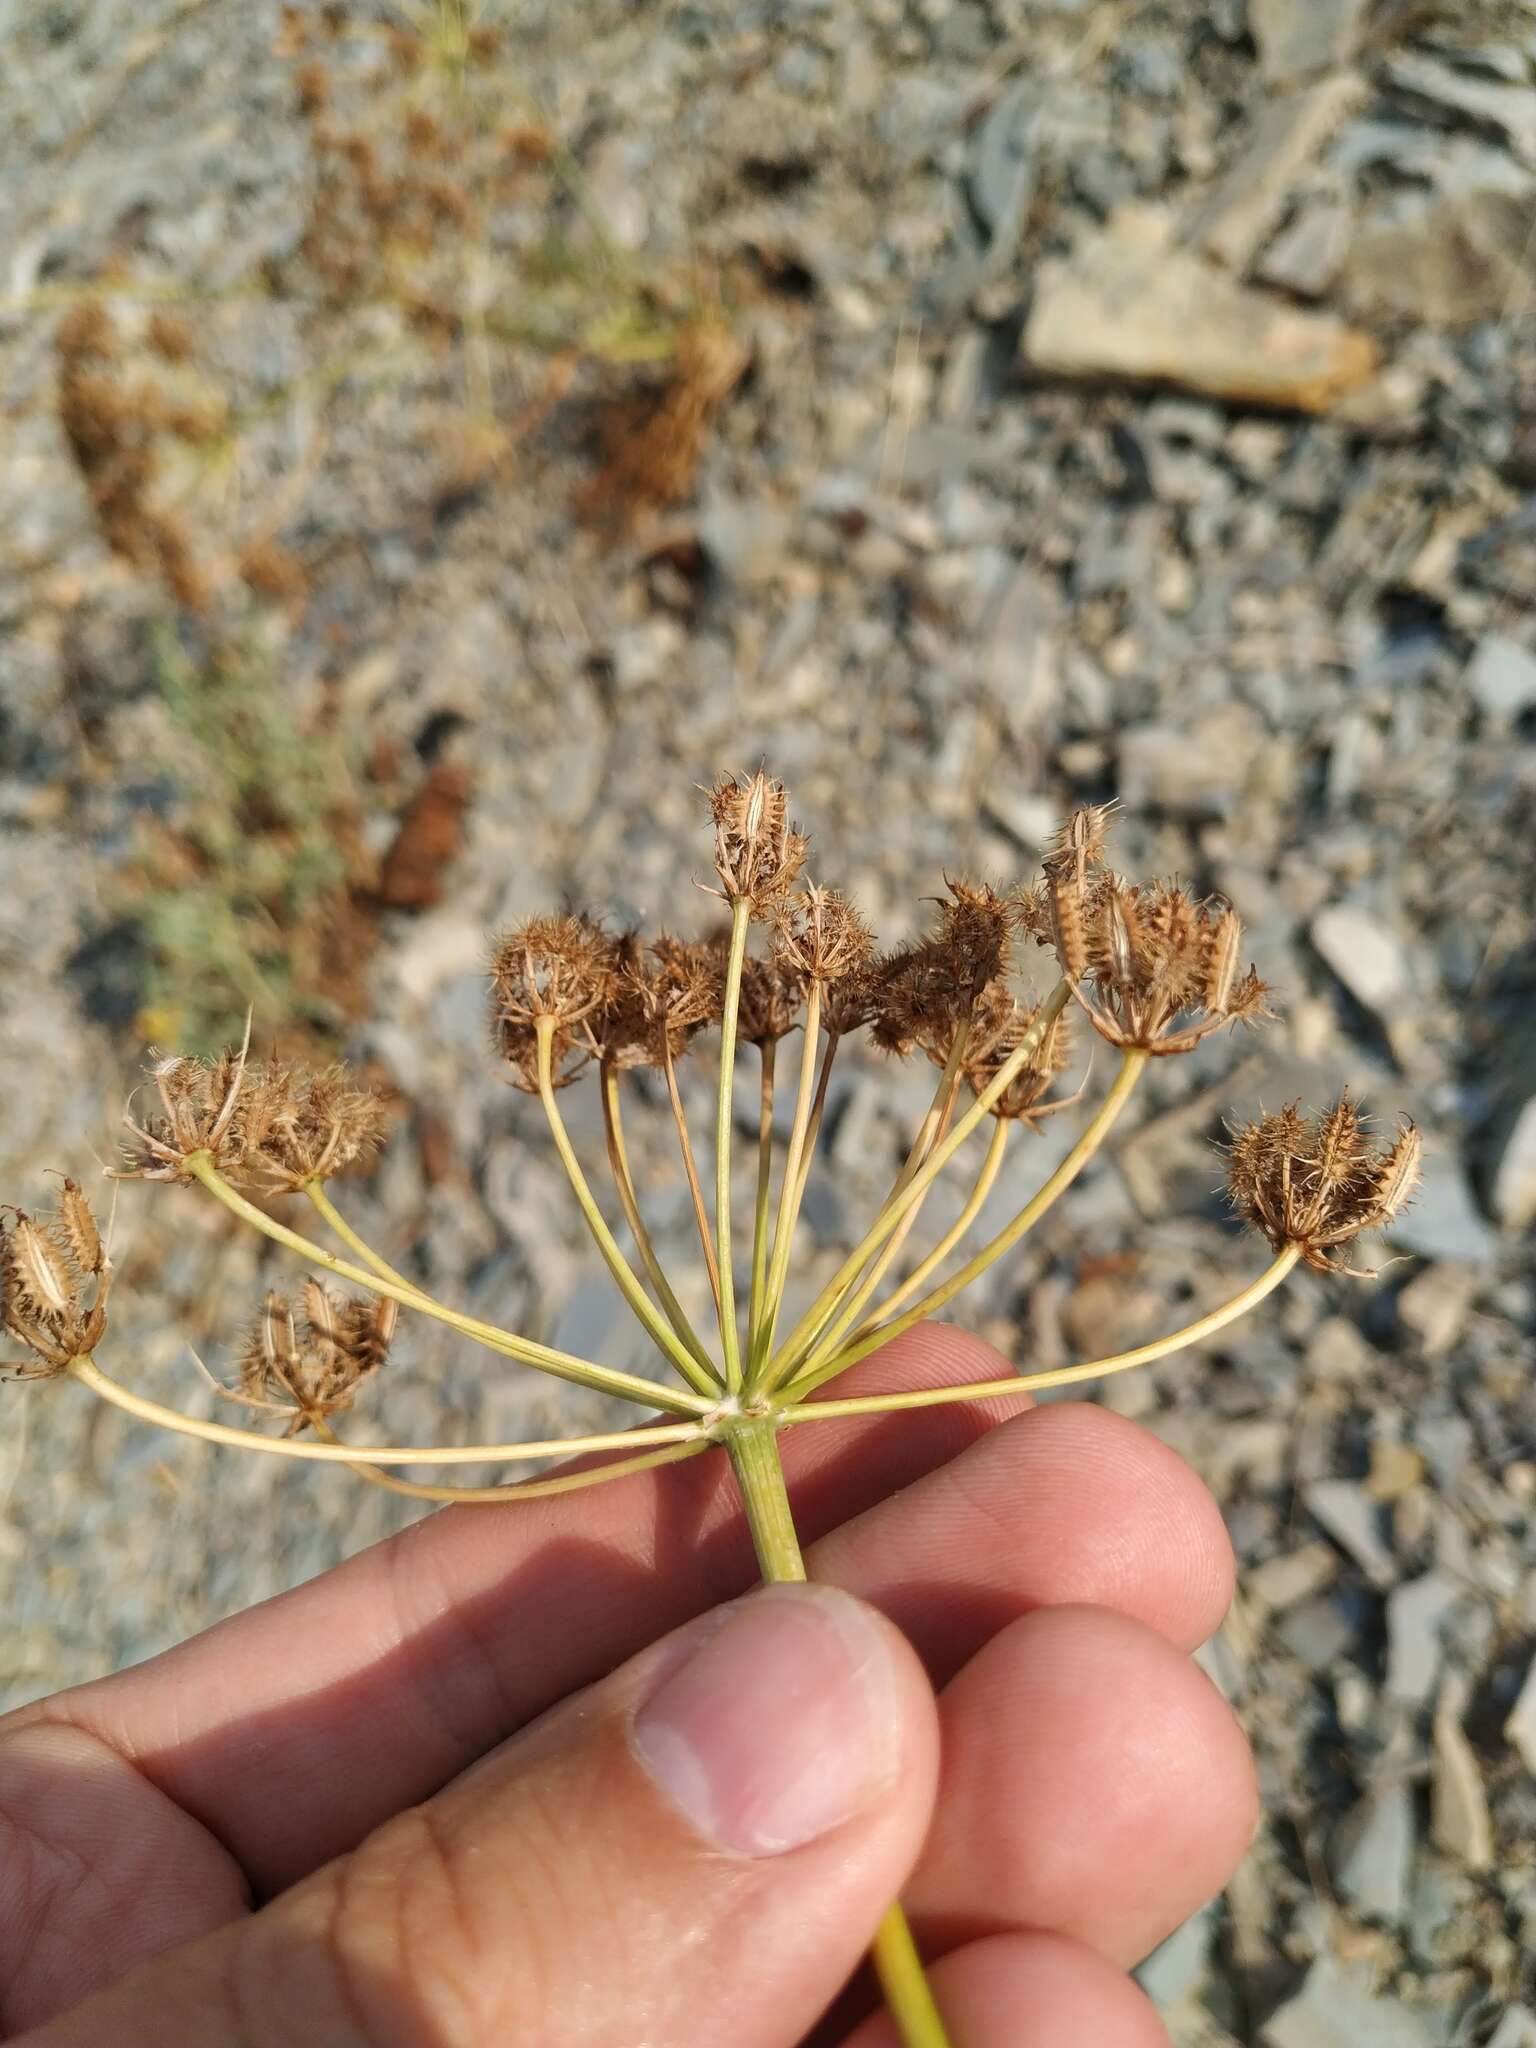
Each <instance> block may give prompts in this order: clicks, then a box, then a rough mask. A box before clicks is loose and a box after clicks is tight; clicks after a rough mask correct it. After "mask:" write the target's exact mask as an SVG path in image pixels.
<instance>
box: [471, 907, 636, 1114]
mask: <svg viewBox="0 0 1536 2048" xmlns="http://www.w3.org/2000/svg"><path fill="white" fill-rule="evenodd" d="M613 976H614V946H613V941H612V940H611V939H610V938H609V936H608V934H607V933H606V932H604V930H603V929H602V927H601V926H600V925H599V924H598V923H597V921H596V919H595V918H590V917H586V916H579V917H577V916H565V917H532V918H529V920H528V921H527V923H526V924H522V925H519V926H518V927H517V929H516V930H515V931H512V932H508V933H507V934H506V935H505V937H503V938H501V939H498V940H497V942H496V946H495V950H494V952H493V954H492V956H491V990H492V998H493V1004H494V1028H495V1034H496V1041H497V1046H498V1049H499V1051H500V1052H501V1055H502V1057H503V1058H504V1059H506V1060H507V1061H508V1062H509V1063H510V1064H511V1066H512V1070H513V1072H512V1079H513V1082H514V1085H515V1086H517V1087H520V1088H524V1089H526V1090H528V1091H529V1092H531V1093H537V1092H538V1085H539V1083H538V1040H539V1032H540V1030H541V1028H543V1029H547V1030H550V1031H551V1032H552V1034H553V1046H552V1055H551V1064H552V1069H553V1075H554V1083H555V1086H556V1087H557V1088H563V1087H565V1086H567V1085H568V1084H569V1083H570V1082H571V1081H574V1080H575V1078H576V1076H577V1074H578V1073H579V1072H580V1071H581V1069H582V1067H583V1066H584V1065H585V1064H586V1062H587V1061H588V1060H589V1059H590V1058H591V1057H592V1055H593V1051H594V1045H593V1040H592V1036H591V1033H590V1032H589V1031H588V1029H587V1028H586V1027H587V1024H588V1021H589V1019H591V1018H592V1017H593V1016H594V1015H595V1013H597V1012H598V1011H599V1010H600V1009H601V1008H602V1006H603V1004H604V1003H605V1001H606V1000H607V999H608V997H609V996H610V995H611V993H612V989H613Z"/></svg>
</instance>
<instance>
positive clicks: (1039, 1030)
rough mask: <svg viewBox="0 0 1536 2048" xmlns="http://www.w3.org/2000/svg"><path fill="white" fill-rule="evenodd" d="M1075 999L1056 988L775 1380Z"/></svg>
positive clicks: (861, 1251)
mask: <svg viewBox="0 0 1536 2048" xmlns="http://www.w3.org/2000/svg"><path fill="white" fill-rule="evenodd" d="M1071 1000H1072V990H1071V987H1070V985H1069V984H1068V983H1067V982H1066V981H1059V982H1057V984H1056V986H1055V988H1053V989H1052V990H1051V993H1050V994H1049V995H1048V996H1047V997H1046V999H1045V1001H1044V1002H1043V1003H1042V1004H1041V1006H1040V1014H1039V1016H1038V1017H1037V1018H1036V1019H1035V1021H1034V1023H1033V1024H1032V1025H1031V1026H1030V1028H1029V1030H1028V1031H1027V1032H1026V1033H1025V1034H1024V1036H1023V1038H1021V1039H1020V1041H1019V1043H1018V1045H1017V1046H1015V1048H1014V1050H1013V1051H1012V1052H1011V1053H1010V1054H1009V1056H1008V1058H1007V1059H1006V1060H1004V1062H1003V1064H1002V1065H1001V1066H1000V1067H999V1068H998V1070H997V1072H996V1073H995V1074H994V1075H993V1077H992V1079H991V1080H990V1081H989V1082H988V1083H987V1085H986V1087H985V1088H983V1089H982V1091H981V1093H980V1094H979V1095H978V1096H977V1098H976V1100H975V1101H974V1102H973V1103H972V1104H971V1106H970V1108H969V1109H968V1110H967V1111H966V1113H965V1115H964V1116H963V1117H961V1119H960V1121H959V1122H958V1123H957V1124H956V1125H955V1127H954V1129H953V1130H952V1131H951V1132H950V1134H949V1136H948V1137H947V1138H946V1139H945V1140H944V1142H943V1144H942V1145H936V1146H935V1147H934V1149H933V1151H932V1152H931V1153H930V1154H929V1156H928V1158H927V1159H926V1160H925V1161H924V1162H923V1164H922V1166H921V1167H920V1169H919V1170H918V1171H917V1172H916V1173H915V1174H914V1175H913V1176H912V1178H911V1180H909V1181H908V1183H907V1185H906V1186H905V1187H904V1188H903V1189H902V1190H901V1192H900V1194H898V1195H896V1196H895V1197H893V1199H892V1200H891V1201H889V1202H887V1203H886V1205H885V1207H884V1208H883V1209H882V1210H881V1212H880V1214H879V1215H878V1216H877V1217H876V1218H875V1220H874V1222H873V1223H872V1224H871V1225H870V1227H869V1229H868V1231H866V1233H865V1234H864V1237H863V1238H862V1239H861V1241H860V1242H859V1243H858V1244H856V1245H855V1246H854V1248H853V1250H852V1251H851V1252H850V1253H849V1254H848V1256H847V1258H846V1259H844V1261H843V1263H842V1264H841V1265H840V1266H839V1267H838V1269H837V1271H836V1272H835V1273H834V1274H833V1275H832V1278H831V1279H830V1280H829V1281H828V1282H827V1284H826V1286H825V1287H824V1288H823V1289H822V1290H821V1292H820V1294H818V1295H817V1297H816V1299H815V1300H814V1301H813V1302H812V1303H811V1305H810V1307H809V1308H808V1309H807V1310H806V1312H805V1314H804V1315H803V1316H802V1317H801V1318H800V1320H799V1322H798V1323H797V1324H796V1325H795V1327H794V1329H793V1330H792V1331H791V1332H790V1334H789V1336H788V1337H787V1338H786V1339H785V1340H784V1343H783V1345H782V1346H781V1348H780V1351H779V1354H778V1357H776V1358H775V1359H774V1361H773V1366H772V1368H771V1369H770V1378H771V1377H772V1374H773V1371H774V1370H776V1369H777V1367H778V1364H779V1361H780V1359H784V1358H790V1357H793V1356H795V1355H796V1353H797V1352H798V1351H799V1349H800V1347H801V1346H802V1345H803V1344H804V1343H805V1340H806V1339H807V1337H809V1336H810V1334H811V1333H812V1331H814V1330H816V1329H818V1328H819V1327H820V1326H821V1324H822V1323H823V1322H824V1321H825V1320H826V1316H827V1312H828V1310H829V1309H831V1308H832V1307H833V1305H834V1304H835V1303H836V1302H838V1301H839V1300H840V1299H841V1298H842V1294H843V1290H844V1289H845V1288H846V1287H847V1285H848V1283H849V1281H850V1280H852V1279H853V1278H854V1277H855V1276H856V1275H857V1274H859V1273H861V1272H862V1271H863V1270H864V1266H865V1264H866V1262H867V1261H868V1259H869V1258H870V1256H871V1254H872V1253H874V1252H877V1251H878V1250H879V1249H880V1247H881V1245H883V1244H884V1243H885V1241H886V1239H887V1238H888V1237H889V1236H890V1234H891V1232H892V1231H893V1230H895V1229H896V1228H897V1227H898V1225H899V1224H900V1222H901V1219H902V1217H903V1216H905V1215H906V1213H907V1211H908V1209H910V1208H911V1206H912V1204H913V1203H914V1202H916V1201H920V1200H921V1199H922V1197H923V1196H924V1195H925V1194H926V1193H927V1192H928V1190H929V1188H930V1187H932V1185H933V1183H934V1182H935V1181H936V1180H937V1179H938V1177H939V1175H940V1174H941V1173H942V1172H943V1171H944V1169H945V1167H946V1166H948V1164H949V1162H950V1160H951V1159H953V1158H954V1156H955V1154H956V1153H957V1152H958V1151H959V1149H960V1147H961V1146H962V1145H963V1144H964V1143H965V1141H966V1139H967V1138H968V1137H969V1136H970V1135H971V1133H972V1131H974V1130H975V1128H976V1126H977V1125H978V1124H979V1123H980V1122H981V1120H982V1118H983V1117H984V1116H987V1115H989V1114H990V1112H991V1109H992V1105H993V1103H994V1102H996V1101H997V1099H998V1098H999V1096H1001V1095H1002V1094H1003V1093H1004V1091H1005V1090H1006V1089H1007V1088H1008V1087H1009V1086H1010V1085H1011V1083H1012V1081H1013V1079H1014V1076H1015V1075H1017V1074H1019V1073H1021V1072H1022V1071H1023V1069H1024V1068H1025V1066H1026V1065H1027V1064H1028V1063H1029V1061H1030V1060H1032V1059H1033V1058H1034V1056H1035V1053H1036V1051H1037V1050H1038V1048H1039V1045H1040V1041H1041V1039H1042V1038H1044V1036H1045V1034H1046V1032H1047V1031H1049V1029H1050V1028H1051V1026H1052V1024H1054V1023H1055V1021H1056V1019H1057V1018H1058V1017H1059V1016H1060V1015H1061V1013H1062V1011H1063V1010H1064V1009H1065V1008H1066V1007H1067V1004H1068V1003H1069V1002H1070V1001H1071Z"/></svg>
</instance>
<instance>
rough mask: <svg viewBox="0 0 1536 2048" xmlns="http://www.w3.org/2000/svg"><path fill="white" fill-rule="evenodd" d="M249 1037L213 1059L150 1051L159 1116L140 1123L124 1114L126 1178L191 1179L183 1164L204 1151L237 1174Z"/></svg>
mask: <svg viewBox="0 0 1536 2048" xmlns="http://www.w3.org/2000/svg"><path fill="white" fill-rule="evenodd" d="M249 1050H250V1037H249V1033H247V1037H246V1041H245V1043H244V1044H243V1045H241V1047H240V1048H239V1050H238V1051H235V1050H231V1049H226V1050H225V1051H223V1052H221V1053H219V1054H218V1055H217V1056H216V1057H215V1058H213V1059H191V1058H188V1057H187V1056H186V1055H185V1054H182V1053H152V1054H151V1056H150V1066H149V1069H148V1072H149V1076H150V1079H151V1080H152V1081H153V1082H154V1084H155V1092H156V1094H157V1095H158V1097H159V1101H160V1112H159V1113H158V1114H153V1115H151V1116H150V1117H148V1118H147V1119H146V1120H145V1121H144V1122H143V1123H139V1122H136V1121H135V1119H134V1118H133V1117H132V1116H130V1115H129V1114H127V1112H126V1111H125V1112H124V1115H123V1123H124V1125H125V1126H126V1127H127V1130H128V1135H129V1145H128V1148H127V1154H126V1157H125V1160H124V1163H123V1165H122V1166H121V1167H120V1168H119V1169H118V1172H119V1174H120V1175H121V1176H122V1177H123V1178H125V1179H138V1180H180V1181H186V1180H190V1179H191V1178H192V1175H191V1174H189V1173H188V1172H187V1169H186V1162H187V1160H188V1159H189V1158H190V1157H191V1156H192V1154H193V1153H195V1152H206V1153H208V1154H209V1155H210V1157H211V1158H212V1160H213V1162H214V1164H215V1166H217V1167H218V1168H219V1169H220V1170H221V1171H222V1172H236V1171H238V1170H239V1168H240V1167H241V1165H242V1164H243V1163H244V1161H245V1158H246V1154H247V1152H248V1150H249V1145H248V1142H247V1138H246V1131H245V1121H244V1118H243V1117H242V1115H241V1114H240V1111H241V1090H242V1088H243V1086H244V1083H245V1072H246V1061H247V1057H248V1054H249Z"/></svg>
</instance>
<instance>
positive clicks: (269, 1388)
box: [238, 1278, 399, 1437]
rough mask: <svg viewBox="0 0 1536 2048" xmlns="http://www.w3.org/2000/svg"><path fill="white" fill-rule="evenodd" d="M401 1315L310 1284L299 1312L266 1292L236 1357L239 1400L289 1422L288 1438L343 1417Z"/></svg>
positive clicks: (391, 1307)
mask: <svg viewBox="0 0 1536 2048" xmlns="http://www.w3.org/2000/svg"><path fill="white" fill-rule="evenodd" d="M398 1314H399V1309H398V1306H397V1304H396V1303H394V1302H392V1301H371V1300H367V1299H363V1298H360V1297H356V1296H338V1295H335V1294H333V1293H331V1292H330V1290H329V1289H328V1288H326V1287H324V1286H322V1284H321V1283H320V1282H319V1281H318V1280H315V1279H312V1278H311V1279H308V1280H306V1281H305V1282H304V1285H303V1287H302V1288H301V1289H300V1293H299V1304H298V1308H297V1310H295V1307H294V1305H293V1304H292V1303H291V1302H288V1301H286V1300H285V1299H284V1298H283V1296H282V1295H281V1294H277V1293H269V1294H268V1295H267V1297H266V1300H265V1301H264V1302H263V1303H262V1306H261V1312H260V1314H259V1315H258V1316H257V1318H256V1321H255V1324H254V1325H253V1327H252V1329H251V1331H250V1334H249V1336H248V1337H247V1338H246V1342H245V1347H244V1349H243V1351H242V1352H241V1354H240V1381H239V1388H238V1398H239V1399H241V1400H242V1401H244V1402H245V1403H246V1405H247V1406H248V1407H255V1408H262V1409H266V1410H268V1411H274V1410H275V1411H277V1412H279V1413H283V1414H286V1415H288V1416H290V1417H291V1420H290V1421H289V1424H288V1428H287V1430H286V1432H285V1434H286V1435H288V1436H290V1437H292V1436H297V1435H298V1434H299V1432H300V1431H301V1430H303V1429H306V1428H309V1427H312V1426H313V1425H314V1424H315V1423H317V1422H323V1421H324V1420H325V1419H326V1418H327V1417H329V1416H332V1415H338V1414H340V1413H342V1411H343V1410H345V1409H347V1408H350V1407H351V1406H352V1403H353V1400H354V1399H355V1398H356V1395H357V1390H358V1388H359V1386H360V1385H361V1384H362V1382H363V1381H364V1380H366V1379H368V1378H370V1377H371V1376H372V1375H373V1374H374V1373H376V1372H377V1371H378V1370H379V1368H380V1367H381V1366H382V1365H383V1363H384V1361H385V1358H386V1357H387V1355H388V1352H389V1345H390V1339H391V1338H392V1337H393V1335H394V1330H395V1320H396V1317H397V1316H398Z"/></svg>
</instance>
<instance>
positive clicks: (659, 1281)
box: [601, 1060, 709, 1371]
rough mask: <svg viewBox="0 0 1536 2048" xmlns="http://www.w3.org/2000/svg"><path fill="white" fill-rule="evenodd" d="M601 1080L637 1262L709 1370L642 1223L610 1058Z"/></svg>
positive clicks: (613, 1162) (612, 1157)
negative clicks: (638, 1256) (638, 1260)
mask: <svg viewBox="0 0 1536 2048" xmlns="http://www.w3.org/2000/svg"><path fill="white" fill-rule="evenodd" d="M601 1080H602V1091H603V1135H604V1138H605V1140H606V1142H607V1146H608V1164H609V1167H610V1168H611V1169H612V1172H613V1184H614V1187H615V1189H616V1190H617V1192H618V1197H619V1206H620V1208H622V1209H623V1211H624V1220H625V1222H626V1223H627V1224H628V1225H629V1234H630V1236H631V1237H632V1238H633V1239H634V1240H635V1249H636V1250H637V1251H638V1252H639V1254H640V1262H641V1264H642V1265H643V1266H644V1267H645V1270H646V1274H647V1276H648V1277H649V1279H650V1283H651V1285H652V1287H653V1288H654V1289H655V1290H656V1298H657V1300H658V1301H659V1302H660V1303H661V1306H662V1308H663V1309H664V1310H665V1311H666V1315H667V1320H668V1321H669V1322H670V1323H671V1325H672V1327H673V1329H674V1330H675V1331H676V1332H677V1334H678V1337H679V1338H680V1339H681V1341H682V1342H683V1343H684V1344H686V1345H687V1346H688V1349H689V1350H690V1351H691V1352H692V1353H693V1355H694V1357H695V1358H696V1359H697V1360H698V1361H699V1364H700V1365H701V1366H703V1367H704V1369H705V1370H706V1371H709V1353H708V1352H707V1351H706V1350H705V1349H704V1342H703V1339H702V1338H701V1337H700V1336H699V1333H698V1332H697V1330H695V1329H694V1327H693V1325H692V1323H691V1322H689V1320H688V1316H687V1313H686V1311H685V1310H684V1308H683V1305H682V1303H681V1302H680V1301H679V1300H678V1298H677V1296H676V1294H675V1293H674V1292H673V1289H672V1284H671V1282H670V1281H669V1280H668V1278H667V1276H666V1273H665V1271H664V1270H663V1268H662V1263H661V1260H660V1259H659V1258H658V1257H657V1256H656V1247H655V1245H654V1243H653V1242H652V1240H651V1233H650V1232H649V1230H647V1229H646V1227H645V1218H644V1217H643V1216H642V1215H641V1213H640V1198H639V1196H638V1195H637V1194H636V1193H635V1178H634V1175H633V1174H632V1173H631V1171H630V1166H629V1151H628V1148H627V1147H626V1145H625V1143H624V1119H623V1116H622V1114H621V1113H620V1108H619V1075H618V1069H617V1068H616V1067H615V1066H614V1065H613V1064H612V1062H611V1061H609V1060H604V1062H603V1067H602V1075H601Z"/></svg>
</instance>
